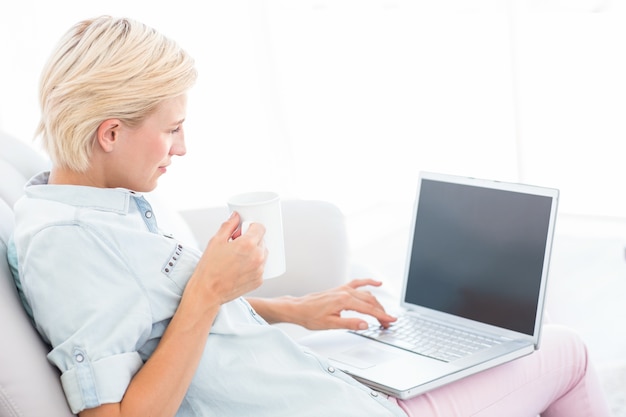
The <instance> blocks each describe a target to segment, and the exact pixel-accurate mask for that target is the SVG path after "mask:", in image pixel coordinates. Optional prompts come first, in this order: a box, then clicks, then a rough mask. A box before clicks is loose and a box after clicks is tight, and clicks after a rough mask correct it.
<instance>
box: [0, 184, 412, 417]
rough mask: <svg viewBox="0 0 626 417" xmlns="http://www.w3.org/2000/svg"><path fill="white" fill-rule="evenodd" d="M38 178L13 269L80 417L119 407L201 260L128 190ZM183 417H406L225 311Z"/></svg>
mask: <svg viewBox="0 0 626 417" xmlns="http://www.w3.org/2000/svg"><path fill="white" fill-rule="evenodd" d="M47 182H48V174H47V173H43V174H40V175H39V176H37V177H35V178H33V179H32V180H31V181H30V182H29V184H28V185H27V187H26V195H25V197H23V198H22V199H21V200H20V201H19V202H18V203H17V204H16V206H15V214H16V227H15V233H14V239H13V244H14V247H13V248H12V254H13V255H12V256H11V258H12V260H11V263H12V266H13V267H14V268H15V269H16V270H17V271H18V276H19V279H18V283H19V284H21V290H22V293H23V298H24V302H25V303H26V305H27V307H28V309H29V310H30V311H31V312H32V317H33V319H34V322H35V324H36V327H37V330H38V331H39V332H40V334H41V335H42V337H43V338H44V339H45V340H46V341H48V342H49V344H50V345H51V346H52V350H51V351H50V353H49V355H48V357H49V359H50V361H51V362H53V363H54V364H55V365H56V366H57V367H58V368H59V369H60V370H61V372H62V376H61V382H62V384H63V389H64V391H65V394H66V396H67V399H68V402H69V404H70V407H71V409H72V411H73V412H74V413H78V412H79V411H80V410H83V409H85V408H93V407H97V406H99V405H101V404H104V403H112V402H113V403H115V402H120V401H121V400H122V397H123V396H124V393H125V391H126V388H127V387H128V384H129V383H130V381H131V379H132V378H133V375H134V374H135V373H136V372H137V371H138V370H139V368H141V366H142V365H143V363H144V362H145V361H146V360H147V359H148V358H149V357H150V355H151V354H152V352H153V351H154V349H155V348H156V346H157V344H158V342H159V340H160V338H161V336H162V334H163V332H164V331H165V329H166V327H167V325H168V323H169V321H170V319H171V317H172V316H173V314H174V312H175V311H176V308H177V306H178V303H179V302H180V299H181V295H182V292H183V289H184V288H185V285H186V283H187V280H188V279H189V277H190V276H191V273H192V271H193V270H194V268H195V265H196V263H197V261H198V259H199V257H200V255H201V254H200V252H199V251H197V250H196V249H194V248H192V247H190V246H187V245H185V244H184V243H181V242H179V241H177V240H176V239H175V238H174V237H173V236H171V235H167V234H164V233H163V232H161V231H160V230H159V228H158V227H157V223H156V216H155V214H154V213H153V212H152V208H151V206H150V204H149V203H148V202H147V201H146V200H145V199H144V197H143V196H142V195H140V194H139V193H136V192H133V191H130V190H126V189H103V188H93V187H83V186H65V185H48V184H47ZM207 340H208V341H207V343H206V346H205V351H204V355H203V356H202V359H201V361H200V364H199V366H198V369H197V371H196V374H195V377H194V379H193V381H192V383H191V385H190V387H189V389H188V391H187V394H186V396H185V399H184V401H183V404H182V406H181V408H180V409H179V411H178V413H177V416H179V417H188V416H220V417H228V416H233V417H242V416H269V417H278V416H315V417H320V416H333V417H337V416H359V417H363V416H368V417H375V416H404V417H406V414H405V413H404V412H403V411H402V410H401V409H400V408H399V407H398V406H397V404H395V403H394V402H392V401H389V400H387V398H386V396H385V395H382V394H378V393H376V392H374V391H372V390H371V389H369V388H367V387H365V386H364V385H362V384H360V383H358V382H356V381H355V380H354V379H352V378H351V377H349V376H348V375H346V374H344V373H342V372H341V371H339V370H337V369H335V368H333V367H332V366H331V365H330V364H329V363H328V362H327V361H326V360H325V359H323V358H321V357H319V356H317V355H315V354H314V353H312V352H311V351H309V350H308V349H306V348H304V347H302V346H300V345H298V344H297V343H295V342H293V341H292V340H291V339H290V338H289V337H288V336H287V335H286V334H285V333H284V332H282V331H281V330H280V329H278V328H276V327H274V326H270V325H268V324H267V323H266V322H265V321H264V320H263V319H262V318H261V317H260V316H259V315H257V314H256V312H255V311H254V310H253V309H252V308H251V306H250V305H249V304H248V303H247V302H246V301H245V300H244V299H243V298H239V299H236V300H234V301H232V302H229V303H227V304H224V305H223V306H222V307H221V309H220V311H219V313H218V316H217V318H216V319H215V322H214V324H213V327H212V329H211V332H210V334H209V337H208V339H207Z"/></svg>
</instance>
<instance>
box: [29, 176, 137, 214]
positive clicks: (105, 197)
mask: <svg viewBox="0 0 626 417" xmlns="http://www.w3.org/2000/svg"><path fill="white" fill-rule="evenodd" d="M49 178H50V172H49V171H45V172H41V173H39V174H37V175H35V176H34V177H33V178H31V179H30V180H29V181H28V183H26V186H25V189H24V190H25V192H26V195H27V196H28V197H30V198H41V199H45V200H51V201H56V202H59V203H63V204H69V205H72V206H76V207H90V208H98V209H99V210H105V211H112V212H117V213H128V210H129V202H130V200H131V198H133V197H141V196H142V194H141V193H138V192H136V191H132V190H128V189H126V188H99V187H89V186H84V185H58V184H48V179H49Z"/></svg>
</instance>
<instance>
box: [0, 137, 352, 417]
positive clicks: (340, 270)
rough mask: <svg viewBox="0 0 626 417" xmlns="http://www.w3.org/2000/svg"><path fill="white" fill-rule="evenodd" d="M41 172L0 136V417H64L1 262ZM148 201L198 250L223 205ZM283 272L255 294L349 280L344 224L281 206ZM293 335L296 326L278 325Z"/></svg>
mask: <svg viewBox="0 0 626 417" xmlns="http://www.w3.org/2000/svg"><path fill="white" fill-rule="evenodd" d="M47 167H48V162H47V161H46V160H45V159H44V158H43V157H42V156H41V155H40V154H39V153H38V152H36V151H35V150H34V149H33V148H32V147H30V146H29V145H28V144H26V143H25V142H22V141H20V140H17V139H15V138H13V137H11V136H8V135H6V134H4V133H2V132H0V335H1V336H0V337H1V338H2V339H1V342H0V417H70V416H72V415H73V414H72V413H71V412H70V411H69V408H68V406H67V404H66V401H65V397H64V395H63V392H62V390H61V385H60V381H59V374H58V371H57V370H56V368H54V367H53V366H52V365H50V363H49V362H48V361H47V359H46V354H47V351H48V348H47V346H45V345H44V343H42V341H41V340H40V338H39V336H38V335H37V333H36V332H35V330H34V329H33V328H32V326H31V324H30V322H29V320H28V318H27V316H26V314H25V313H24V311H23V309H22V307H21V304H20V302H19V299H18V296H17V293H16V290H15V287H14V285H13V281H12V278H11V274H10V272H9V268H8V265H7V260H6V242H7V239H8V237H9V236H10V234H11V231H12V228H13V211H12V207H13V204H14V203H15V201H16V200H17V199H18V198H19V197H20V196H21V195H22V193H23V186H24V183H25V182H26V181H27V180H28V179H29V178H30V177H31V176H33V175H34V174H36V173H37V172H39V171H42V170H44V169H46V168H47ZM164 200H165V199H164V198H163V196H159V195H152V196H150V201H151V203H152V204H153V206H155V213H156V214H157V218H158V219H159V223H160V225H161V227H162V228H163V229H166V230H171V231H172V232H173V233H174V234H175V235H178V236H180V238H181V239H184V240H195V242H196V244H198V245H199V246H200V247H204V245H205V244H206V242H208V239H209V238H210V237H211V236H212V235H213V233H214V231H215V230H216V229H217V227H218V226H219V225H220V224H221V222H222V221H223V220H224V218H225V216H226V215H227V213H226V207H213V208H207V209H200V210H191V211H186V212H182V213H176V212H172V211H171V210H169V209H167V208H166V205H164V204H163V203H162V202H163V201H164ZM282 210H283V217H284V218H283V221H284V230H285V252H286V253H285V255H286V261H287V272H286V273H285V274H284V275H283V276H281V277H278V278H274V279H271V280H268V281H266V282H265V283H264V284H263V286H262V287H261V288H259V289H258V290H256V291H255V292H254V295H257V296H275V295H281V294H290V295H301V294H305V293H308V292H312V291H319V290H323V289H326V288H332V287H335V286H337V285H341V284H342V283H344V282H346V281H347V279H348V274H349V264H348V239H347V233H346V227H345V219H344V217H343V215H342V213H341V212H340V211H339V209H338V208H337V207H335V206H334V205H332V204H330V203H327V202H323V201H311V200H285V201H283V206H282ZM283 327H284V329H285V330H286V331H288V332H291V333H292V335H294V336H295V337H298V336H299V335H301V334H303V333H304V330H303V329H300V328H298V327H297V326H293V325H291V326H289V325H283Z"/></svg>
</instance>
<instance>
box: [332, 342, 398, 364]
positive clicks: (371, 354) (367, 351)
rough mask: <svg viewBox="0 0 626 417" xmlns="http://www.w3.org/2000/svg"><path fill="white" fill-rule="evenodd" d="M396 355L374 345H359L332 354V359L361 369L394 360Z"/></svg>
mask: <svg viewBox="0 0 626 417" xmlns="http://www.w3.org/2000/svg"><path fill="white" fill-rule="evenodd" d="M395 357H396V356H395V355H394V354H392V353H389V352H387V351H384V350H382V349H378V348H376V347H374V346H357V347H353V348H351V349H348V350H346V351H344V352H340V353H335V354H333V355H331V359H334V360H336V361H338V362H342V363H345V364H346V365H350V366H354V367H355V368H360V369H367V368H371V367H372V366H374V365H378V364H380V363H383V362H387V361H388V360H392V359H394V358H395Z"/></svg>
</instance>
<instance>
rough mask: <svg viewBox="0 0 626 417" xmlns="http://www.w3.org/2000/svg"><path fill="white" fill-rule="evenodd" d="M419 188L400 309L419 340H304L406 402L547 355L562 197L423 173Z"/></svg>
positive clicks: (390, 336) (374, 335) (396, 336)
mask: <svg viewBox="0 0 626 417" xmlns="http://www.w3.org/2000/svg"><path fill="white" fill-rule="evenodd" d="M418 183H419V184H418V189H417V196H416V198H415V205H414V210H413V218H412V223H411V229H410V238H409V242H410V246H409V248H408V251H407V260H406V267H405V274H404V281H403V285H402V291H401V299H400V305H399V306H397V307H399V311H400V313H401V314H400V315H401V316H403V317H404V318H403V319H402V321H403V322H405V321H406V322H408V323H409V324H410V326H420V330H418V331H417V335H414V334H413V335H412V334H411V331H407V330H400V327H402V326H400V325H399V324H395V323H394V324H393V325H392V326H391V327H390V328H389V329H382V328H380V326H379V325H378V323H372V325H371V327H370V329H368V330H366V331H359V332H353V331H347V330H331V331H323V332H316V333H314V334H312V335H309V336H306V337H304V338H302V339H301V340H300V342H301V343H302V344H303V345H305V346H308V347H309V348H310V349H312V350H313V351H316V352H317V353H319V354H321V355H323V356H325V357H327V358H328V359H329V360H330V362H331V363H332V364H333V366H335V367H337V368H338V369H341V370H343V371H345V372H346V373H348V374H349V375H351V376H352V377H354V378H355V379H357V380H359V381H361V382H362V383H364V384H366V385H368V386H370V387H372V388H373V389H375V390H377V391H380V392H383V393H386V394H389V395H392V396H394V397H397V398H401V399H407V398H411V397H414V396H416V395H419V394H422V393H424V392H426V391H429V390H432V389H434V388H437V387H440V386H442V385H445V384H448V383H450V382H453V381H456V380H458V379H460V378H464V377H467V376H469V375H472V374H475V373H477V372H481V371H483V370H486V369H489V368H492V367H494V366H497V365H499V364H503V363H505V362H509V361H511V360H514V359H516V358H519V357H521V356H524V355H528V354H531V353H532V352H534V351H535V350H537V349H539V342H540V338H541V325H542V316H543V307H544V301H545V295H546V284H547V277H548V266H549V263H550V252H551V248H552V241H553V234H554V228H555V221H556V215H557V205H558V196H559V191H558V190H556V189H553V188H546V187H538V186H533V185H528V184H518V183H507V182H500V181H494V180H486V179H477V178H469V177H461V176H453V175H447V174H439V173H433V172H421V173H420V176H419V181H418ZM399 321H400V320H399ZM433 329H434V330H433ZM429 332H431V333H434V336H433V335H431V334H429ZM400 333H402V334H400ZM407 340H408V341H407ZM433 340H434V341H433ZM396 345H397V346H396Z"/></svg>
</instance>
